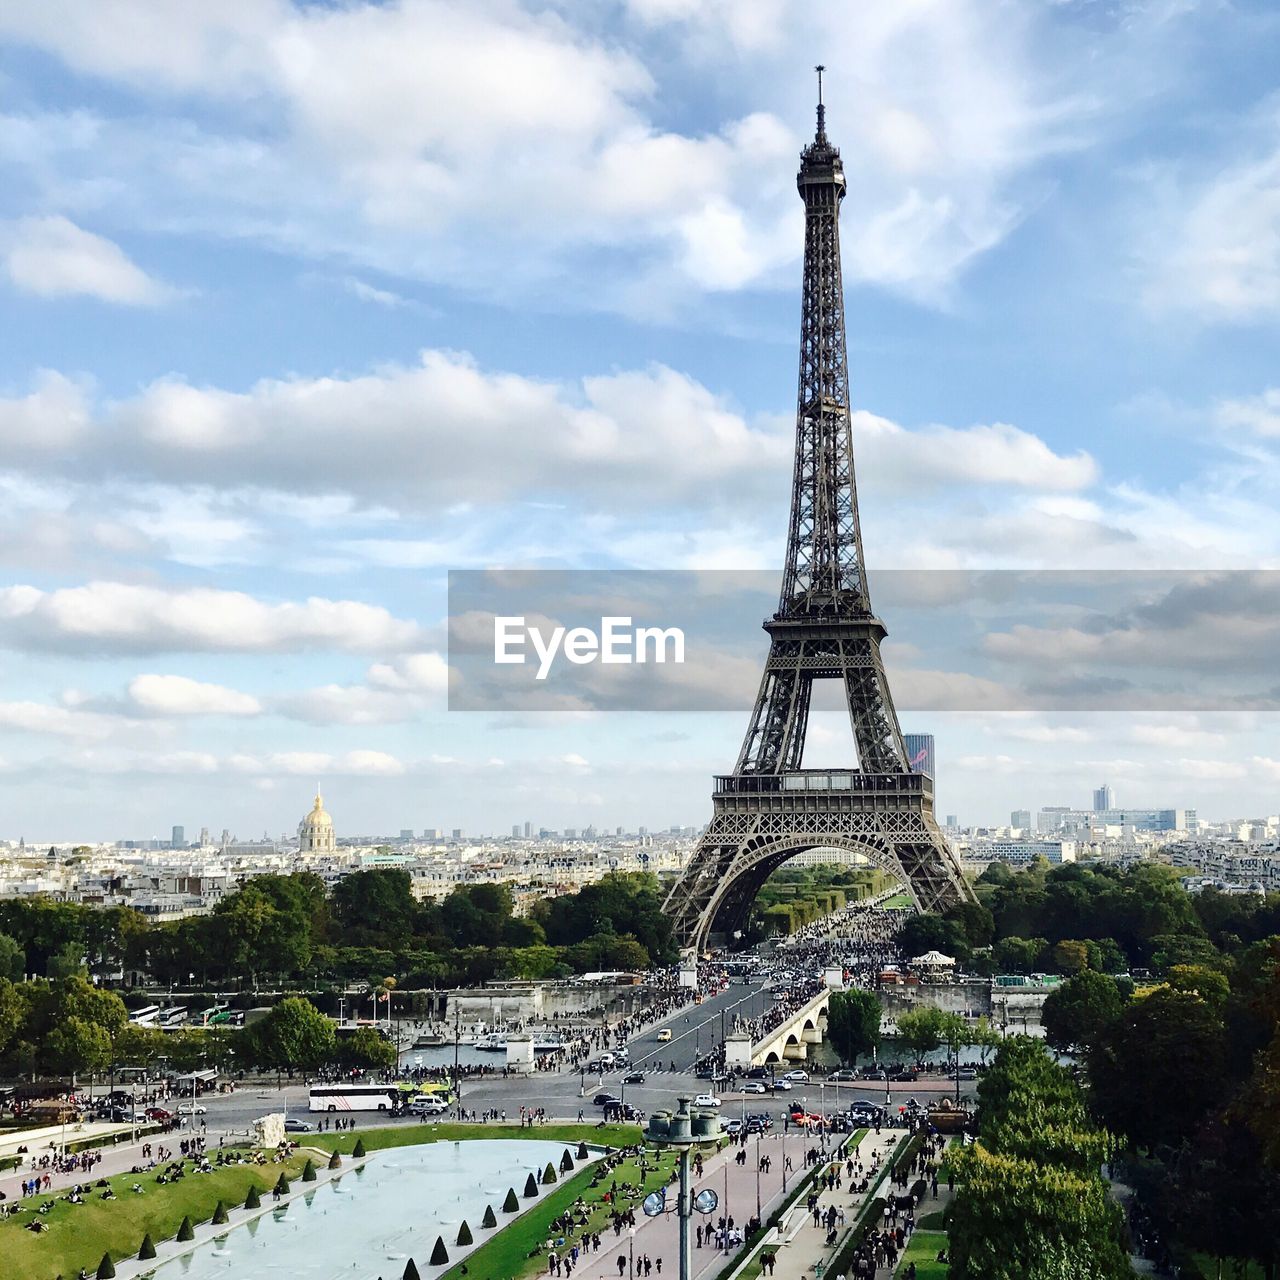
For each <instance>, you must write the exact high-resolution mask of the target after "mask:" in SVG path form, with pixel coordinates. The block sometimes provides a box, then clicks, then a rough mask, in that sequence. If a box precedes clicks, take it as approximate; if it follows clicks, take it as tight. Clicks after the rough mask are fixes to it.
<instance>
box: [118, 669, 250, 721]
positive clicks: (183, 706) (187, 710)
mask: <svg viewBox="0 0 1280 1280" xmlns="http://www.w3.org/2000/svg"><path fill="white" fill-rule="evenodd" d="M129 697H130V698H131V699H132V700H133V702H134V703H135V704H136V706H137V707H138V710H139V711H141V712H145V713H147V714H150V715H160V716H256V715H258V714H260V713H261V711H262V704H261V703H260V702H259V701H258V699H257V698H255V697H253V696H252V695H250V694H247V693H241V692H239V691H238V690H236V689H228V688H227V687H226V686H225V685H220V684H207V683H205V682H203V681H200V680H192V679H191V678H190V677H188V676H174V675H140V676H135V677H134V678H133V679H132V680H131V681H130V682H129Z"/></svg>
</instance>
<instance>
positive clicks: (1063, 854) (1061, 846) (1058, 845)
mask: <svg viewBox="0 0 1280 1280" xmlns="http://www.w3.org/2000/svg"><path fill="white" fill-rule="evenodd" d="M957 852H958V853H959V854H960V860H961V861H962V862H963V863H965V864H966V865H968V866H973V867H988V866H990V865H991V863H993V862H1003V863H1004V864H1005V865H1006V866H1010V867H1029V866H1030V865H1031V864H1032V863H1033V862H1035V861H1036V859H1037V858H1044V859H1045V860H1046V861H1047V862H1048V863H1049V864H1050V865H1051V866H1055V867H1056V866H1060V865H1061V864H1062V863H1064V862H1074V861H1075V860H1076V844H1075V841H1074V840H1004V839H995V840H992V839H981V840H977V839H975V840H970V841H967V842H966V843H965V844H963V845H961V846H960V847H959V849H958V850H957Z"/></svg>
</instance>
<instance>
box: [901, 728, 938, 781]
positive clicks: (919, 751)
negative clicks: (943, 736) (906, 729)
mask: <svg viewBox="0 0 1280 1280" xmlns="http://www.w3.org/2000/svg"><path fill="white" fill-rule="evenodd" d="M902 740H903V742H904V743H905V744H906V748H907V764H908V765H910V766H911V772H912V773H927V774H928V775H929V777H931V778H935V779H936V778H937V776H938V775H937V774H935V773H934V771H933V734H931V733H904V734H903V735H902Z"/></svg>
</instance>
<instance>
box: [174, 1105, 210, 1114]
mask: <svg viewBox="0 0 1280 1280" xmlns="http://www.w3.org/2000/svg"><path fill="white" fill-rule="evenodd" d="M178 1114H179V1115H180V1116H207V1115H208V1114H209V1109H208V1107H202V1106H201V1105H200V1104H199V1103H198V1102H180V1103H178Z"/></svg>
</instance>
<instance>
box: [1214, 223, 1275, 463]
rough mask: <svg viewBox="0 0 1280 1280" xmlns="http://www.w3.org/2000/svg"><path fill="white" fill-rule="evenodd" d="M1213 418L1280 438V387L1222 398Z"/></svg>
mask: <svg viewBox="0 0 1280 1280" xmlns="http://www.w3.org/2000/svg"><path fill="white" fill-rule="evenodd" d="M1277 216H1278V217H1280V214H1278V215H1277ZM1213 419H1214V422H1215V423H1216V424H1217V425H1218V426H1219V427H1225V428H1228V429H1240V430H1243V431H1247V432H1249V433H1251V434H1252V435H1256V436H1260V437H1262V438H1263V439H1266V440H1277V439H1280V387H1268V388H1267V389H1266V390H1265V391H1264V392H1262V393H1261V394H1260V395H1256V396H1245V397H1242V398H1240V399H1229V400H1220V401H1219V402H1218V403H1217V404H1216V405H1215V406H1214V410H1213Z"/></svg>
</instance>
